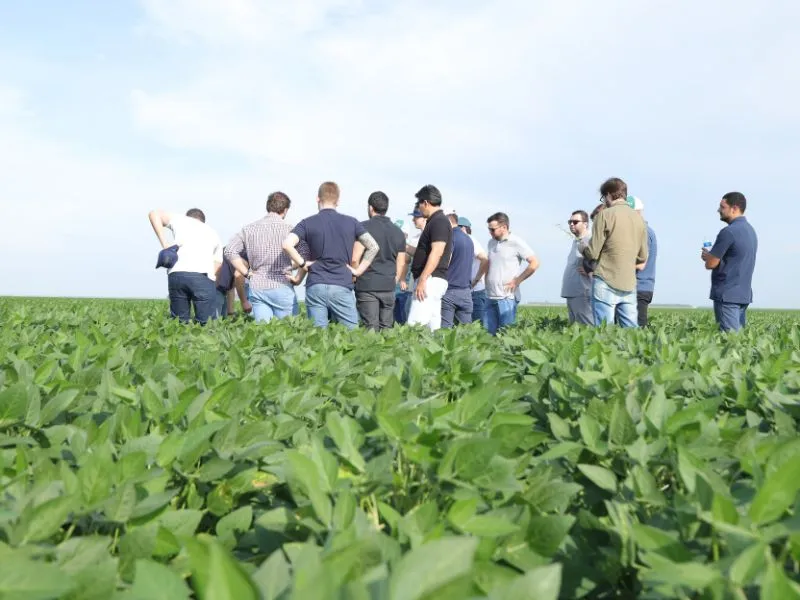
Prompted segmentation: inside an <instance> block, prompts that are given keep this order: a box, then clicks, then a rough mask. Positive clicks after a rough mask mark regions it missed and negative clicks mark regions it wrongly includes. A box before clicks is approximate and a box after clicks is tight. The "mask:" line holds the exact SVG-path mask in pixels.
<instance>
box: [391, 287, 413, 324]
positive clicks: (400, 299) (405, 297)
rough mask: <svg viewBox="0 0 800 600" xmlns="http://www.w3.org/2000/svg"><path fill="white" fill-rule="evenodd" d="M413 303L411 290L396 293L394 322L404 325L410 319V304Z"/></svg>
mask: <svg viewBox="0 0 800 600" xmlns="http://www.w3.org/2000/svg"><path fill="white" fill-rule="evenodd" d="M410 303H411V292H397V293H396V294H395V295H394V322H395V323H397V324H398V325H404V324H405V322H406V321H408V305H409V304H410Z"/></svg>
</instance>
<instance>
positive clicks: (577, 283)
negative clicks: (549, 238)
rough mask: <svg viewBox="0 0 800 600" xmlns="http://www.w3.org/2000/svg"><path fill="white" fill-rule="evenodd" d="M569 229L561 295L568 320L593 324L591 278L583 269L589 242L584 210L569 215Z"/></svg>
mask: <svg viewBox="0 0 800 600" xmlns="http://www.w3.org/2000/svg"><path fill="white" fill-rule="evenodd" d="M567 223H568V224H569V231H570V233H571V234H572V235H573V236H574V238H575V239H573V240H572V247H571V248H570V252H569V256H568V257H567V266H566V268H565V269H564V278H563V279H562V281H561V297H562V298H566V300H567V311H568V312H569V322H570V324H572V323H576V322H577V323H580V324H581V325H594V313H593V312H592V280H591V278H590V277H589V275H587V274H586V272H585V271H584V269H583V249H584V248H585V247H586V245H587V244H588V243H589V238H590V234H589V215H587V214H586V211H585V210H576V211H575V212H573V213H572V215H570V218H569V221H567Z"/></svg>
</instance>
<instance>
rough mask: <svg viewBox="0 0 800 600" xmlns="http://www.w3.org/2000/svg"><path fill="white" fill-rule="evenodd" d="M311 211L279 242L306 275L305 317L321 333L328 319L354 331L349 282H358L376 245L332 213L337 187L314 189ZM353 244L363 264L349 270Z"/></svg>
mask: <svg viewBox="0 0 800 600" xmlns="http://www.w3.org/2000/svg"><path fill="white" fill-rule="evenodd" d="M317 205H318V207H319V212H318V213H317V214H316V215H314V216H312V217H308V218H307V219H303V220H302V221H300V222H299V223H298V224H297V225H296V226H295V228H294V229H293V230H292V232H291V233H290V234H289V235H288V236H287V237H286V240H285V241H284V242H283V250H284V251H285V252H286V253H287V254H288V255H289V258H291V259H292V260H293V261H294V263H295V264H296V265H297V266H298V267H299V268H300V269H302V270H303V271H304V272H305V273H307V274H308V280H307V281H306V312H307V314H308V317H309V318H310V319H311V320H312V321H314V325H316V326H317V327H327V326H328V322H329V321H330V320H331V319H333V320H334V321H335V322H337V323H341V324H342V325H344V326H345V327H347V328H348V329H354V328H355V327H357V326H358V313H357V312H356V299H355V296H354V295H353V277H360V276H361V275H362V274H363V273H364V271H366V270H367V269H368V268H369V266H370V264H372V260H373V259H374V258H375V255H376V254H377V253H378V244H377V242H376V241H375V238H373V237H372V236H371V235H370V234H369V233H368V232H367V230H366V229H365V228H364V226H363V225H362V224H361V223H360V222H359V221H358V220H357V219H354V218H353V217H350V216H347V215H343V214H341V213H339V212H337V211H336V207H337V206H338V205H339V186H338V185H336V184H335V183H333V182H331V181H327V182H325V183H323V184H322V185H321V186H319V192H318V193H317ZM356 240H358V241H359V242H361V244H362V245H363V246H364V258H363V259H362V260H361V262H360V263H359V265H358V267H357V268H353V267H352V266H350V261H351V260H352V259H353V246H354V244H355V242H356ZM301 241H303V242H305V244H306V245H307V246H308V248H309V250H310V253H311V259H310V260H308V261H306V260H305V259H303V257H302V256H301V255H300V253H299V252H298V251H297V249H296V248H295V247H296V246H297V244H299V243H300V242H301ZM312 267H313V268H312Z"/></svg>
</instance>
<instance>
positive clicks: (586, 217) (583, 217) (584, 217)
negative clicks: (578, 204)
mask: <svg viewBox="0 0 800 600" xmlns="http://www.w3.org/2000/svg"><path fill="white" fill-rule="evenodd" d="M575 215H578V216H579V217H580V218H581V220H582V221H583V222H584V223H588V222H589V215H587V214H586V211H585V210H573V211H572V216H573V217H574V216H575Z"/></svg>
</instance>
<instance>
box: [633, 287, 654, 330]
mask: <svg viewBox="0 0 800 600" xmlns="http://www.w3.org/2000/svg"><path fill="white" fill-rule="evenodd" d="M652 301H653V292H636V308H637V309H638V311H639V327H647V309H648V308H649V307H650V303H651V302H652Z"/></svg>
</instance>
